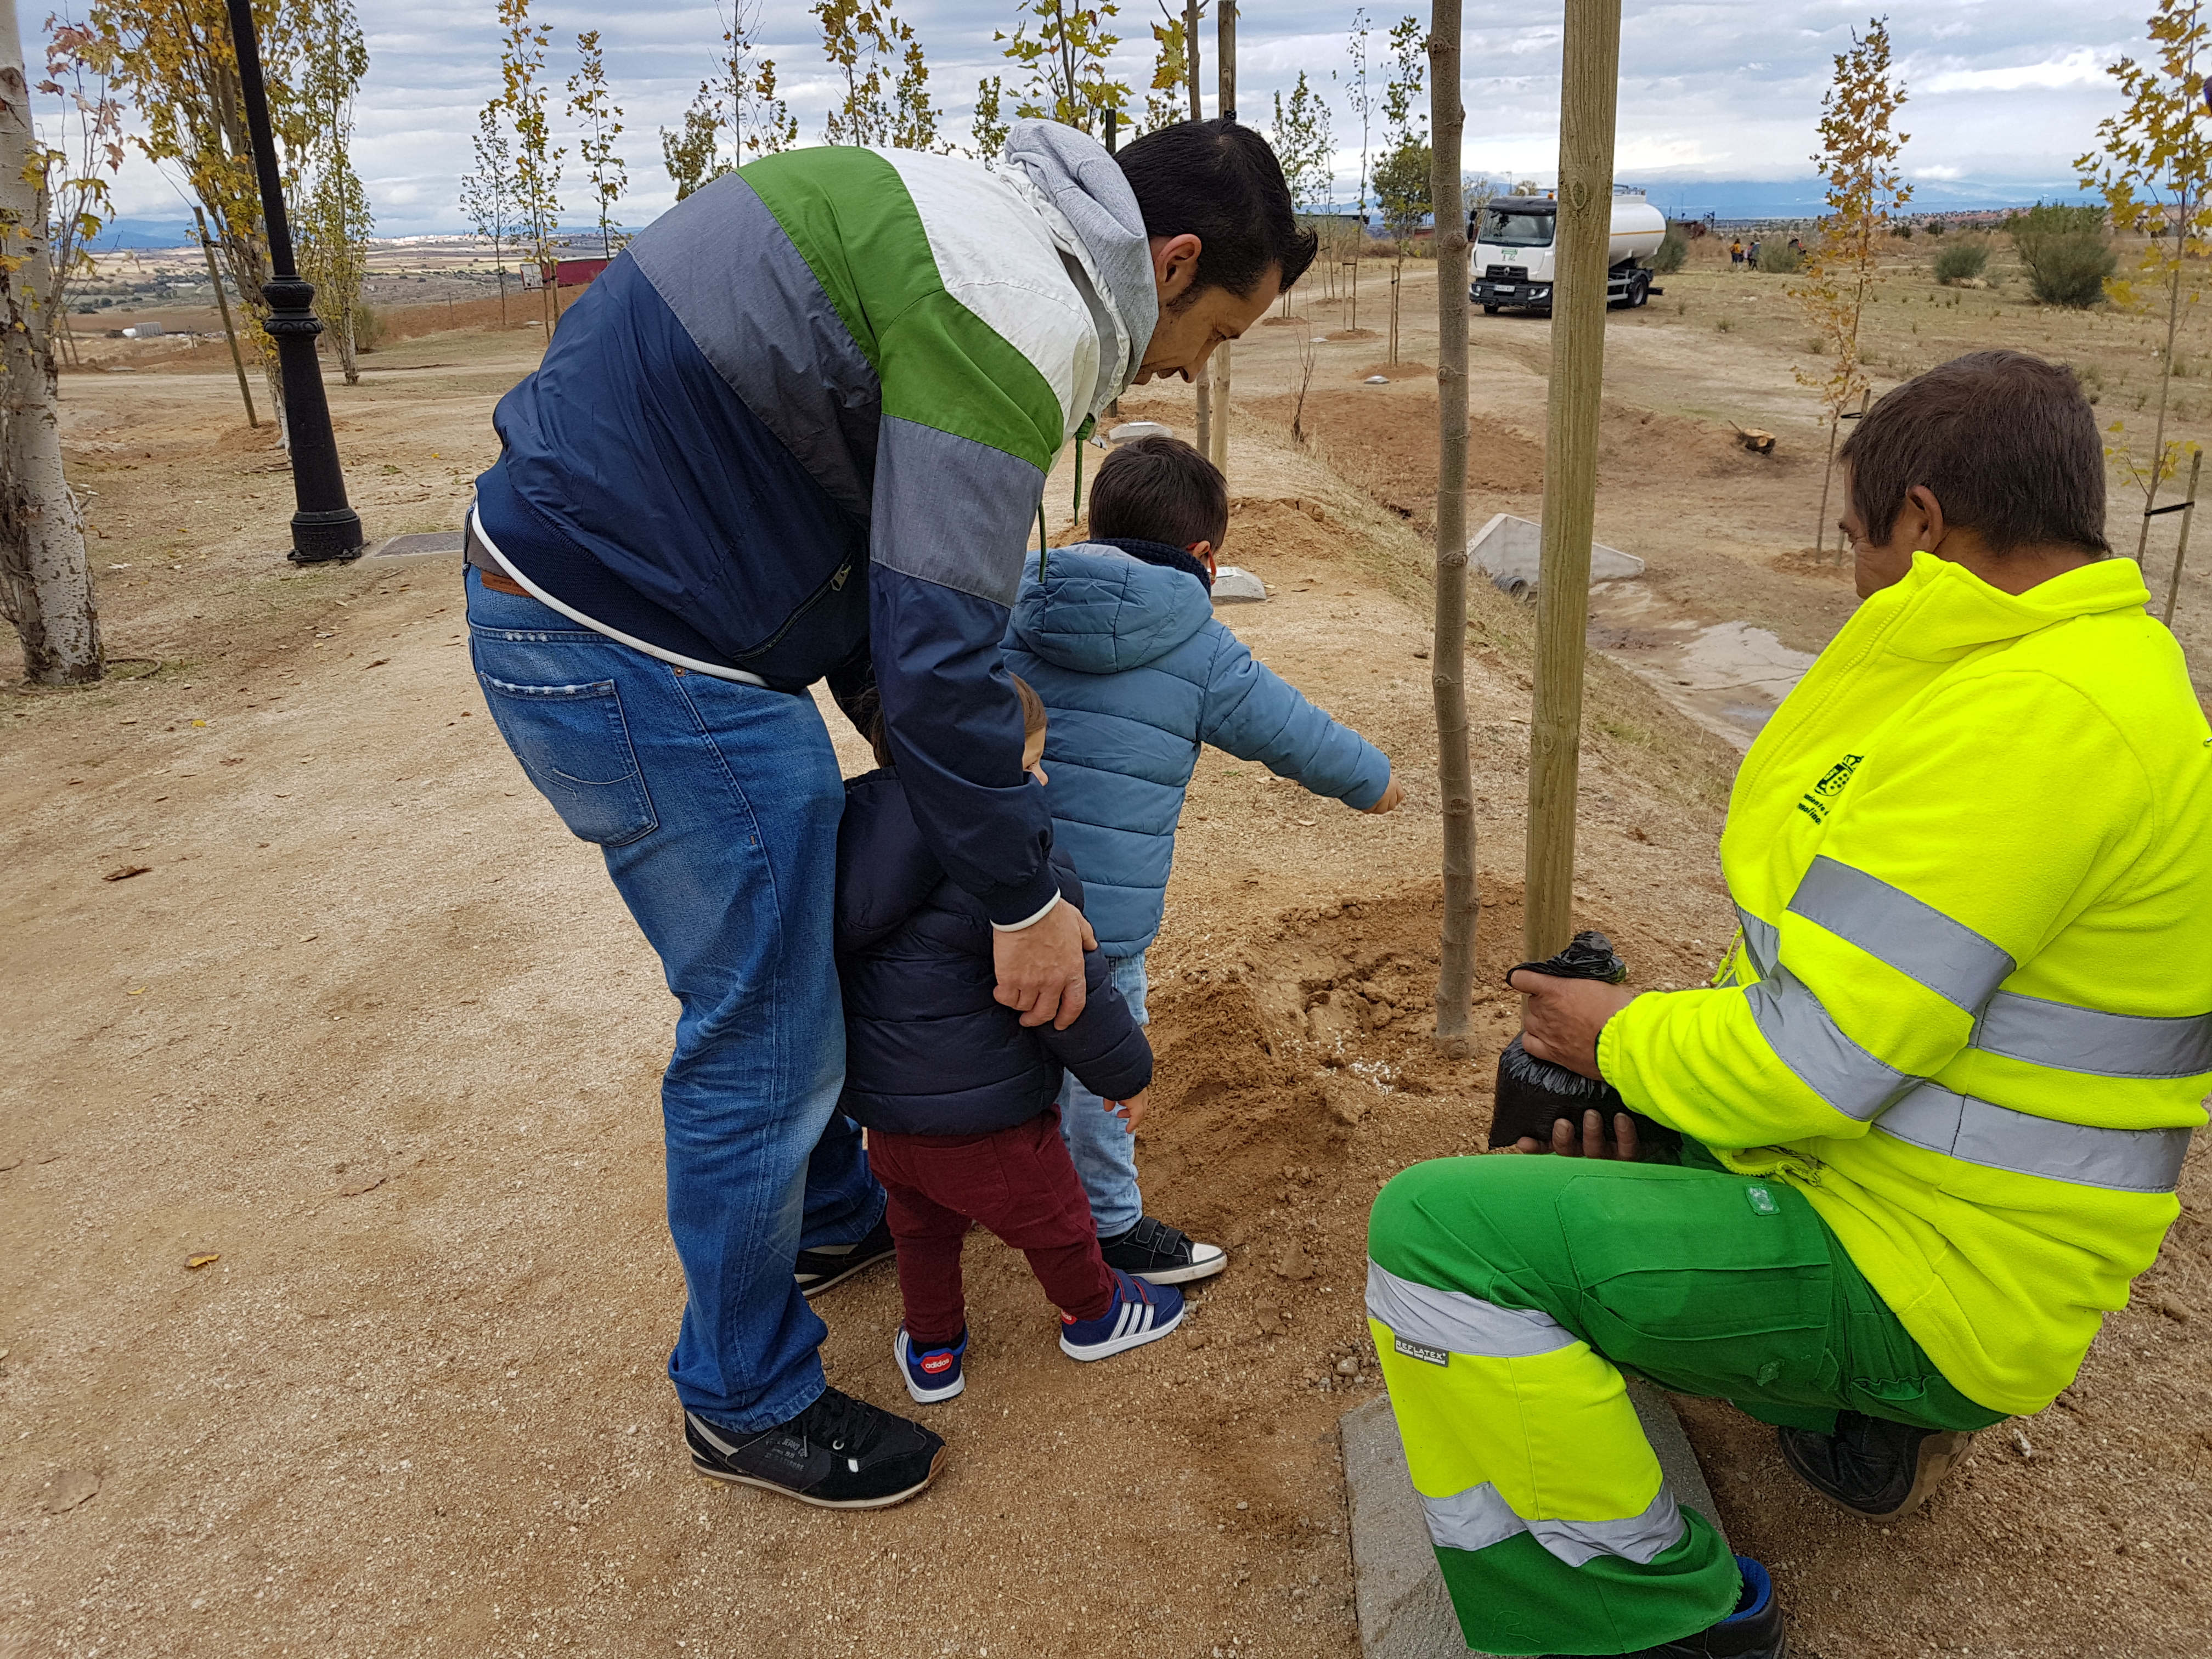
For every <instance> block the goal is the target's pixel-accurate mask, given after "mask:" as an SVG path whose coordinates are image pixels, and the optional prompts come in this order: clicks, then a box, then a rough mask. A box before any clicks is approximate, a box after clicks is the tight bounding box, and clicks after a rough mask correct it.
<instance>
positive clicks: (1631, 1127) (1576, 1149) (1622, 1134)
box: [1513, 1042, 1636, 1164]
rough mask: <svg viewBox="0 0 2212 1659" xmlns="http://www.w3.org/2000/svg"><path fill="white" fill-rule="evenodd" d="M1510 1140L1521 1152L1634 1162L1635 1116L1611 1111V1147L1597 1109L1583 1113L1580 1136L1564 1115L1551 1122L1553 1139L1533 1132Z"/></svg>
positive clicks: (1523, 1045) (1524, 1045)
mask: <svg viewBox="0 0 2212 1659" xmlns="http://www.w3.org/2000/svg"><path fill="white" fill-rule="evenodd" d="M1527 1046H1528V1045H1527V1044H1526V1043H1525V1042H1524V1043H1523V1044H1522V1047H1524V1048H1525V1047H1527ZM1513 1144H1514V1146H1516V1147H1518V1148H1519V1149H1520V1150H1521V1151H1522V1152H1553V1153H1556V1154H1557V1155H1558V1156H1559V1157H1560V1158H1618V1159H1620V1162H1622V1163H1623V1164H1633V1163H1635V1162H1636V1120H1635V1119H1634V1118H1632V1117H1631V1116H1629V1115H1628V1114H1627V1113H1626V1112H1615V1113H1614V1114H1613V1146H1612V1149H1611V1150H1610V1151H1608V1150H1607V1147H1606V1144H1605V1118H1604V1115H1602V1114H1601V1113H1599V1112H1596V1111H1587V1112H1584V1113H1583V1132H1582V1137H1581V1139H1577V1138H1576V1136H1575V1126H1574V1124H1573V1122H1572V1121H1571V1120H1570V1119H1567V1118H1564V1117H1563V1118H1559V1119H1558V1120H1556V1121H1554V1122H1553V1125H1552V1139H1551V1140H1550V1141H1549V1142H1548V1143H1547V1142H1545V1141H1541V1140H1539V1139H1536V1137H1535V1136H1534V1135H1522V1137H1521V1139H1518V1140H1516V1141H1515V1142H1514V1143H1513Z"/></svg>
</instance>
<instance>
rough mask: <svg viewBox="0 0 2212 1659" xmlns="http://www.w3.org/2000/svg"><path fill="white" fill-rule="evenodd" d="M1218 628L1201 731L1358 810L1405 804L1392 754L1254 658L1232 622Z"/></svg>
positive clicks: (1238, 753) (1215, 742) (1223, 745)
mask: <svg viewBox="0 0 2212 1659" xmlns="http://www.w3.org/2000/svg"><path fill="white" fill-rule="evenodd" d="M1211 627H1212V629H1213V630H1214V633H1215V640H1214V654H1213V661H1212V665H1210V667H1209V668H1208V670H1207V672H1206V701H1205V703H1204V705H1203V708H1202V711H1201V714H1200V726H1199V736H1200V738H1204V739H1205V740H1206V742H1208V743H1210V744H1213V745H1214V747H1216V748H1217V749H1225V750H1228V751H1229V752H1230V753H1231V754H1232V755H1234V756H1236V757H1237V758H1238V759H1240V760H1248V761H1254V762H1256V763H1259V764H1260V765H1262V766H1265V767H1266V768H1267V769H1268V770H1269V771H1271V772H1274V773H1278V774H1279V775H1282V776H1284V777H1286V778H1295V779H1297V781H1299V782H1300V783H1302V784H1304V786H1305V787H1307V788H1309V789H1310V790H1312V791H1313V792H1314V793H1316V795H1332V796H1334V797H1335V798H1336V799H1338V800H1340V801H1342V802H1343V803H1344V804H1345V805H1346V806H1350V807H1352V808H1355V809H1356V810H1358V811H1363V812H1375V811H1382V812H1387V811H1389V810H1390V809H1391V808H1392V807H1394V806H1395V805H1397V804H1398V786H1397V783H1396V782H1395V781H1394V780H1393V779H1392V777H1391V775H1390V760H1389V757H1388V756H1387V755H1385V754H1383V751H1382V750H1379V749H1377V748H1376V746H1375V745H1374V744H1371V743H1370V742H1368V741H1367V739H1366V738H1363V737H1361V736H1360V735H1359V733H1358V732H1355V731H1353V730H1352V728H1351V727H1350V726H1345V725H1343V724H1341V723H1340V722H1339V721H1336V720H1331V719H1330V718H1329V717H1328V715H1327V714H1324V713H1322V711H1321V710H1320V709H1318V708H1315V707H1314V706H1313V705H1312V704H1311V703H1310V702H1307V701H1306V700H1305V698H1304V696H1302V695H1300V693H1299V691H1298V689H1297V687H1296V686H1294V685H1292V684H1290V683H1289V682H1288V681H1287V680H1285V679H1283V678H1281V677H1280V676H1279V675H1278V674H1276V673H1275V672H1273V671H1272V670H1271V669H1269V668H1268V667H1267V666H1266V665H1264V664H1262V663H1260V662H1258V661H1255V659H1254V658H1253V655H1252V653H1251V652H1250V651H1249V650H1247V649H1246V648H1245V646H1244V642H1243V641H1242V640H1239V639H1238V638H1237V636H1236V635H1234V634H1232V633H1231V632H1230V631H1229V629H1226V628H1225V627H1223V626H1222V625H1221V624H1220V623H1218V622H1217V623H1212V624H1211Z"/></svg>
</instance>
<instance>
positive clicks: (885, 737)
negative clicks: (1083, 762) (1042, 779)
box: [866, 674, 1045, 766]
mask: <svg viewBox="0 0 2212 1659" xmlns="http://www.w3.org/2000/svg"><path fill="white" fill-rule="evenodd" d="M1006 678H1008V679H1010V680H1012V682H1013V683H1014V696H1015V697H1016V698H1017V699H1018V700H1019V702H1020V703H1021V705H1022V737H1023V738H1024V741H1026V740H1027V739H1029V738H1033V737H1035V736H1036V734H1037V733H1038V732H1042V731H1043V730H1044V725H1045V716H1044V699H1043V698H1042V697H1040V696H1037V694H1036V690H1035V689H1034V688H1033V687H1032V686H1031V685H1030V683H1029V682H1028V681H1027V680H1025V679H1024V678H1022V677H1021V676H1020V675H1019V674H1009V675H1007V676H1006ZM866 707H867V708H868V711H869V712H868V747H869V748H871V749H872V750H875V751H876V764H877V765H878V766H896V765H897V764H898V762H897V760H896V758H895V757H893V756H892V754H891V733H890V724H889V723H888V722H887V721H886V720H884V705H883V700H882V699H881V698H880V697H878V696H877V695H876V692H875V690H874V689H873V688H872V687H871V688H870V690H868V692H867V701H866Z"/></svg>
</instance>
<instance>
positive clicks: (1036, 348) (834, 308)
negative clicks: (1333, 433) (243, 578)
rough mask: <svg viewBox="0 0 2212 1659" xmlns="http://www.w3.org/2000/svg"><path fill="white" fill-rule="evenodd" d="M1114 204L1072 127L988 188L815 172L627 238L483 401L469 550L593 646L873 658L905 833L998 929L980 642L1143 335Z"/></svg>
mask: <svg viewBox="0 0 2212 1659" xmlns="http://www.w3.org/2000/svg"><path fill="white" fill-rule="evenodd" d="M1157 319H1158V301H1157V300H1156V299H1155V297H1154V291H1153V286H1152V261H1151V256H1150V252H1149V249H1148V246H1147V243H1146V234H1145V227H1144V222H1143V220H1142V218H1141V216H1139V212H1138V208H1137V202H1136V197H1134V195H1133V193H1132V192H1131V191H1130V189H1129V187H1128V185H1127V183H1126V181H1124V179H1122V176H1121V169H1120V168H1119V167H1117V166H1115V162H1114V161H1113V159H1112V157H1110V156H1109V155H1108V154H1107V153H1106V151H1105V150H1104V149H1103V148H1102V147H1100V146H1099V145H1098V144H1097V143H1094V142H1092V141H1091V139H1089V138H1087V137H1084V136H1083V135H1082V134H1080V133H1079V132H1076V131H1073V130H1071V129H1069V128H1066V127H1061V126H1055V125H1048V124H1047V123H1044V122H1022V123H1018V124H1017V125H1016V126H1015V127H1014V130H1013V132H1012V137H1010V139H1009V140H1008V143H1007V145H1006V156H1005V160H1004V161H1003V162H1002V163H1001V165H1000V167H998V168H997V169H996V170H995V171H994V170H990V169H987V168H985V167H982V166H981V165H979V164H976V163H974V162H969V161H958V160H955V159H953V158H951V157H949V156H943V155H923V154H921V153H918V152H915V151H911V150H890V151H876V150H867V149H851V148H842V147H841V148H823V149H803V150H795V151H791V152H787V153H785V154H782V155H774V156H769V157H768V158H766V159H764V160H762V161H756V162H753V163H751V164H750V166H747V167H744V168H742V169H740V170H739V171H738V172H737V173H733V174H731V175H728V176H726V177H724V178H722V179H718V180H716V181H715V182H714V183H713V184H711V185H708V186H707V187H706V188H705V189H704V190H702V191H698V192H697V193H696V194H695V195H693V196H691V197H690V198H688V199H687V200H685V201H684V202H682V203H680V204H678V205H677V206H676V207H675V208H674V209H672V210H670V211H669V212H668V213H666V214H665V215H663V216H661V217H660V218H659V220H657V221H655V222H654V223H653V225H652V226H651V227H650V228H648V229H647V230H645V231H644V232H642V233H641V234H639V235H638V237H637V238H636V239H635V240H634V241H632V242H631V243H630V245H629V247H628V248H627V249H626V250H625V251H624V252H623V254H622V255H621V256H620V257H619V258H617V259H616V260H615V262H614V263H613V264H611V265H610V266H608V267H607V269H606V270H605V272H604V273H602V274H601V276H599V278H598V280H597V281H596V282H594V283H592V286H591V288H590V289H588V290H587V291H586V293H585V294H584V295H582V296H581V297H580V298H579V299H578V300H577V301H576V302H575V304H574V306H573V307H570V308H569V310H568V313H567V314H566V315H565V316H564V317H562V319H561V323H560V326H559V329H558V331H557V332H556V335H555V337H554V339H553V342H552V343H551V345H550V347H549V348H548V349H547V351H546V354H545V358H544V363H543V364H542V365H541V366H540V367H539V368H538V370H537V372H536V373H534V374H532V375H531V376H530V377H529V379H527V380H525V381H523V382H522V384H521V385H520V386H517V387H516V388H515V389H514V390H513V392H509V393H508V394H507V396H506V397H505V398H502V399H501V402H500V404H499V408H498V410H497V412H496V413H495V416H494V422H495V425H496V426H497V428H498V430H499V435H500V438H501V443H502V445H503V448H502V451H501V456H500V459H499V460H498V462H497V463H496V464H495V465H494V466H493V467H492V468H491V470H490V471H488V472H486V473H485V474H484V475H483V477H482V478H481V479H479V480H478V482H477V507H476V514H475V520H474V525H475V528H476V529H477V533H478V536H479V538H480V539H481V540H482V542H483V544H485V545H486V546H487V548H488V549H489V550H492V551H493V552H494V553H495V556H496V558H497V560H498V562H500V564H501V566H502V567H504V568H506V569H507V571H508V573H509V574H512V575H513V576H515V577H516V578H518V579H519V580H522V581H524V582H525V583H526V585H528V586H530V587H531V588H532V590H533V591H535V592H538V593H539V594H540V596H541V597H544V598H545V599H548V600H549V601H550V602H552V603H554V604H555V605H556V606H557V607H558V608H560V609H562V610H563V611H568V613H569V614H570V615H572V616H574V617H578V618H580V620H583V621H585V622H587V623H590V624H591V625H592V626H594V627H596V628H599V629H600V630H601V631H602V632H605V633H609V634H611V635H615V636H616V637H617V638H622V639H624V640H626V641H629V643H632V644H635V645H637V646H639V647H641V648H643V649H645V650H647V651H649V652H651V653H653V654H654V655H656V656H660V657H664V658H666V659H670V660H671V661H674V662H677V663H678V664H680V665H688V666H690V667H691V668H693V669H695V670H696V671H705V672H708V673H719V674H720V675H721V676H722V677H723V678H735V679H743V680H750V681H754V682H756V683H758V684H764V685H767V686H769V687H772V688H775V689H776V690H785V691H799V690H803V689H804V688H805V687H806V686H807V685H809V684H812V683H813V682H814V681H816V680H818V679H821V678H824V677H825V676H829V677H833V684H836V683H837V678H840V677H850V676H853V675H854V674H855V673H857V672H859V671H864V670H865V668H866V665H867V663H868V661H869V659H870V658H871V657H872V660H873V668H874V673H875V678H876V681H877V684H878V690H879V691H880V694H881V696H882V701H883V707H884V714H885V716H886V718H887V720H888V721H889V724H890V732H891V738H892V742H893V744H894V746H895V748H896V752H897V754H898V757H899V774H900V776H901V777H902V780H903V781H905V784H906V787H907V790H908V795H909V797H910V799H912V802H913V805H914V810H915V818H916V821H917V822H918V823H920V824H921V828H922V830H923V833H924V835H925V836H926V837H927V840H928V841H929V842H930V844H931V847H932V849H933V851H934V852H935V853H936V854H938V856H939V860H940V861H941V862H942V863H943V864H944V866H945V869H946V871H947V872H949V873H950V874H951V876H952V878H953V879H954V880H955V881H957V883H958V884H959V885H960V886H962V887H963V888H964V889H966V890H968V891H969V892H971V893H973V894H975V896H976V897H977V898H978V899H980V900H981V902H983V905H984V907H985V908H986V910H987V912H988V913H989V915H990V916H991V918H992V920H993V921H999V922H1014V921H1023V920H1024V919H1026V918H1028V917H1030V916H1031V915H1035V914H1036V913H1037V912H1038V911H1039V910H1040V909H1042V908H1044V907H1045V906H1047V905H1048V904H1049V903H1050V902H1051V901H1052V899H1053V897H1054V895H1055V893H1056V892H1057V890H1058V889H1057V887H1056V884H1055V883H1054V878H1053V874H1052V871H1051V869H1050V867H1049V864H1048V852H1049V849H1050V847H1051V842H1052V829H1051V818H1050V817H1049V815H1048V813H1047V811H1046V810H1045V807H1044V803H1043V797H1042V792H1041V791H1038V790H1036V789H1033V788H1030V787H1027V782H1026V780H1025V779H1024V775H1023V772H1022V767H1021V751H1022V723H1021V715H1020V712H1019V708H1018V705H1017V703H1016V702H1015V699H1014V696H1013V691H1012V685H1011V684H1010V683H1009V682H1008V680H1007V678H1006V671H1005V670H1004V669H1003V667H1002V666H1001V665H1000V652H999V645H1000V639H1001V638H1002V637H1003V636H1004V635H1005V634H1006V620H1007V616H1008V612H1009V609H1010V607H1011V606H1012V602H1013V599H1014V595H1015V592H1016V590H1017V589H1018V586H1020V582H1021V574H1022V559H1023V554H1024V550H1025V549H1026V548H1027V547H1028V545H1029V535H1030V528H1031V527H1032V526H1034V525H1035V524H1036V517H1037V505H1038V502H1039V501H1040V500H1041V498H1042V491H1043V487H1044V477H1045V474H1046V471H1048V469H1049V467H1050V465H1051V464H1052V460H1053V458H1054V456H1055V455H1056V454H1058V453H1060V450H1061V449H1062V448H1063V447H1065V445H1066V443H1067V442H1068V441H1069V440H1070V439H1071V438H1073V436H1074V435H1075V434H1076V433H1077V431H1078V430H1079V428H1081V427H1082V425H1083V424H1084V422H1085V421H1086V420H1088V419H1090V418H1091V417H1092V416H1095V415H1096V414H1097V412H1098V411H1099V410H1102V409H1103V408H1104V407H1105V406H1106V404H1108V403H1109V402H1111V401H1112V400H1113V399H1114V398H1116V397H1118V396H1119V395H1120V394H1121V392H1122V391H1123V390H1124V389H1125V388H1126V387H1127V385H1128V384H1129V381H1130V380H1131V378H1132V377H1133V374H1135V372H1136V368H1137V366H1138V363H1139V361H1140V359H1141V358H1142V356H1143V354H1144V350H1145V348H1146V344H1147V343H1149V341H1150V340H1151V337H1152V327H1153V325H1154V323H1155V322H1156V320H1157Z"/></svg>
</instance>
